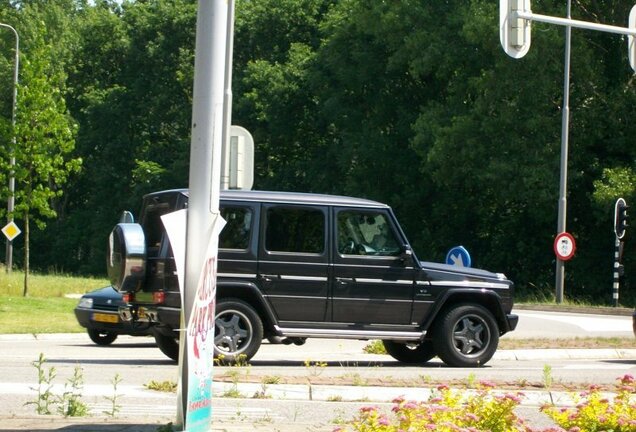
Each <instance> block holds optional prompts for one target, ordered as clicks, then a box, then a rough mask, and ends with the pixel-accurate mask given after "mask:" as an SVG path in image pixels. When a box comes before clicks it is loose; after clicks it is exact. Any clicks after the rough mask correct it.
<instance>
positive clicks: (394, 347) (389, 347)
mask: <svg viewBox="0 0 636 432" xmlns="http://www.w3.org/2000/svg"><path fill="white" fill-rule="evenodd" d="M382 344H383V345H384V348H385V349H386V352H387V353H388V354H389V355H390V356H391V357H393V358H394V359H396V360H399V361H401V362H403V363H426V362H427V361H429V360H430V359H432V358H433V357H435V349H434V348H433V342H432V341H430V340H425V341H423V342H421V343H418V344H416V343H404V342H396V341H391V340H383V341H382Z"/></svg>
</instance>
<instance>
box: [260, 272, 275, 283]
mask: <svg viewBox="0 0 636 432" xmlns="http://www.w3.org/2000/svg"><path fill="white" fill-rule="evenodd" d="M258 277H259V279H260V280H262V281H263V282H266V283H269V282H271V281H272V280H274V279H280V276H277V275H268V274H260V275H258Z"/></svg>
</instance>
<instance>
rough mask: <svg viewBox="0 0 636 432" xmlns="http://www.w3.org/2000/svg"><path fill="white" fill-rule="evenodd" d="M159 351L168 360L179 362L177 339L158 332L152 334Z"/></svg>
mask: <svg viewBox="0 0 636 432" xmlns="http://www.w3.org/2000/svg"><path fill="white" fill-rule="evenodd" d="M152 333H153V335H154V337H155V342H156V343H157V347H158V348H159V350H160V351H161V352H162V353H164V354H165V355H166V356H168V358H170V359H172V360H174V361H179V337H178V336H177V337H175V336H168V335H165V334H163V333H159V332H158V331H153V332H152Z"/></svg>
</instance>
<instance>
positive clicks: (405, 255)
mask: <svg viewBox="0 0 636 432" xmlns="http://www.w3.org/2000/svg"><path fill="white" fill-rule="evenodd" d="M412 259H413V250H412V249H411V246H409V245H404V246H402V253H401V254H400V261H402V262H403V263H406V262H407V261H410V260H412Z"/></svg>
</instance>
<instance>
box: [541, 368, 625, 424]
mask: <svg viewBox="0 0 636 432" xmlns="http://www.w3.org/2000/svg"><path fill="white" fill-rule="evenodd" d="M618 381H619V382H618V384H617V385H616V395H615V396H614V397H613V399H612V398H610V397H608V396H607V395H606V394H603V393H602V392H601V391H600V388H599V387H597V386H591V387H590V389H589V391H586V392H583V393H581V394H579V395H578V398H577V399H578V400H577V402H578V403H577V405H576V407H573V408H557V407H555V406H551V405H550V406H546V407H544V408H543V412H545V413H546V414H547V415H548V416H550V417H551V418H552V419H553V420H554V421H555V422H556V423H557V424H558V425H559V426H561V427H562V428H564V429H565V430H567V431H569V432H583V431H612V432H634V431H636V403H635V402H632V395H633V394H634V393H636V380H635V379H634V377H633V376H631V375H625V376H624V377H622V378H619V380H618Z"/></svg>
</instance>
